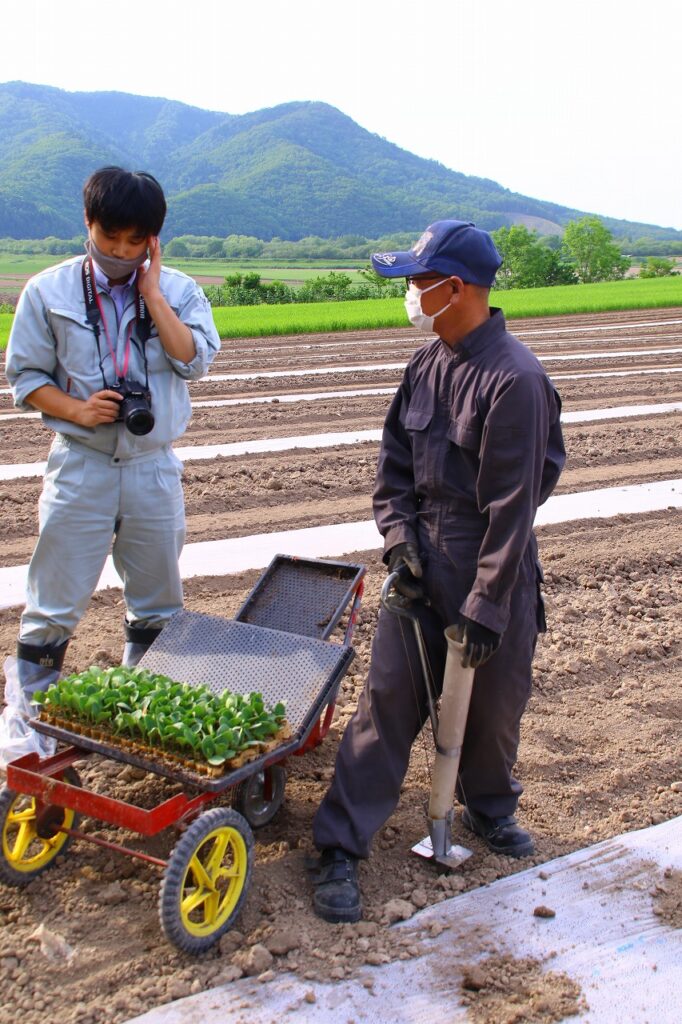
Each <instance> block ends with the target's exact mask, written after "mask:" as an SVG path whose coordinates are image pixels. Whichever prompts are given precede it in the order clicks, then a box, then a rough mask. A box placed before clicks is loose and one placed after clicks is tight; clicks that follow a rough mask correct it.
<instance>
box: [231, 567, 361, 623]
mask: <svg viewBox="0 0 682 1024" xmlns="http://www.w3.org/2000/svg"><path fill="white" fill-rule="evenodd" d="M364 573H365V568H364V566H362V565H354V564H352V563H350V562H333V561H327V560H322V559H318V558H295V557H293V556H292V555H275V557H274V558H273V560H272V562H271V563H270V565H269V566H268V567H267V569H266V570H265V572H264V573H263V575H262V576H261V577H260V579H259V580H258V582H257V583H256V585H255V586H254V588H253V590H252V591H251V593H250V594H249V596H248V597H247V598H246V600H245V601H244V604H243V605H242V606H241V608H240V609H239V611H238V612H237V614H236V615H235V619H236V620H237V621H239V622H250V623H251V624H252V625H254V626H265V627H267V628H269V629H279V630H282V631H283V632H286V633H296V634H297V635H299V636H312V637H317V638H318V639H320V640H326V639H327V638H328V637H330V636H331V634H332V632H333V631H334V629H335V627H336V626H337V624H338V623H339V621H340V619H341V617H342V616H343V613H344V611H345V610H346V608H347V607H348V604H349V603H350V600H351V598H352V597H353V595H354V594H355V593H356V591H357V589H358V584H359V582H360V580H361V579H362V577H363V576H364Z"/></svg>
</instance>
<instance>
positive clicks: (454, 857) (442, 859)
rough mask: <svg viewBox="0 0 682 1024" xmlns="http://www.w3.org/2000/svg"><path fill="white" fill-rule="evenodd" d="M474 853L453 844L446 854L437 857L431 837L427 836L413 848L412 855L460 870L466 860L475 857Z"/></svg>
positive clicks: (464, 847)
mask: <svg viewBox="0 0 682 1024" xmlns="http://www.w3.org/2000/svg"><path fill="white" fill-rule="evenodd" d="M473 852H474V851H473V850H468V849H467V847H466V846H458V845H456V844H454V843H453V844H452V845H451V846H450V847H449V849H448V850H447V852H446V853H445V854H441V855H440V856H435V855H434V852H433V844H432V842H431V836H425V837H424V838H423V839H422V840H421V842H419V843H416V844H415V845H414V846H413V847H412V853H416V854H417V856H418V857H425V858H426V859H427V860H433V861H435V862H436V863H437V864H442V865H443V866H444V867H447V868H458V867H459V866H460V864H463V863H464V861H465V860H468V859H469V857H471V856H473Z"/></svg>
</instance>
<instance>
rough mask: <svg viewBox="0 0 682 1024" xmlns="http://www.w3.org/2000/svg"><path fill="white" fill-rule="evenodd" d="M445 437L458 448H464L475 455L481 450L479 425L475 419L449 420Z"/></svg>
mask: <svg viewBox="0 0 682 1024" xmlns="http://www.w3.org/2000/svg"><path fill="white" fill-rule="evenodd" d="M447 437H448V441H451V442H452V444H456V445H457V447H458V448H466V449H467V450H468V451H470V452H473V453H474V454H475V455H478V453H479V451H480V450H481V425H480V423H479V422H478V420H476V419H462V418H460V419H456V420H450V425H449V426H448V430H447Z"/></svg>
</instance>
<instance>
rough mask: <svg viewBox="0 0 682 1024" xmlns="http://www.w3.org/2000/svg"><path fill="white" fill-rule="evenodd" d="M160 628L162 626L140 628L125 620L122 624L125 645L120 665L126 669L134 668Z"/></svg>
mask: <svg viewBox="0 0 682 1024" xmlns="http://www.w3.org/2000/svg"><path fill="white" fill-rule="evenodd" d="M162 628H163V627H162V626H157V627H148V628H142V627H140V626H135V625H133V624H132V623H130V622H128V621H127V620H126V621H125V622H124V629H125V635H126V645H125V647H124V648H123V661H122V662H121V664H122V665H125V666H126V668H134V666H135V665H137V663H138V662H139V661H140V659H141V658H143V657H144V656H145V654H146V653H147V651H148V650H149V648H150V647H151V645H152V644H153V643H154V641H155V640H156V638H157V636H158V635H159V633H160V632H161V629H162Z"/></svg>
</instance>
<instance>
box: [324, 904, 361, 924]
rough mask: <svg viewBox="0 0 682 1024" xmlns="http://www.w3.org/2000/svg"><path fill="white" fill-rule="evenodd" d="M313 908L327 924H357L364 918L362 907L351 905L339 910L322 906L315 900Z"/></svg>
mask: <svg viewBox="0 0 682 1024" xmlns="http://www.w3.org/2000/svg"><path fill="white" fill-rule="evenodd" d="M313 910H314V911H315V913H316V915H317V916H318V917H321V918H322V920H323V921H326V922H327V924H355V923H356V922H357V921H359V920H360V919H361V918H362V907H349V908H347V909H344V910H339V909H337V908H332V907H324V906H320V905H319V904H318V903H317V902H316V901H313Z"/></svg>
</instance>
